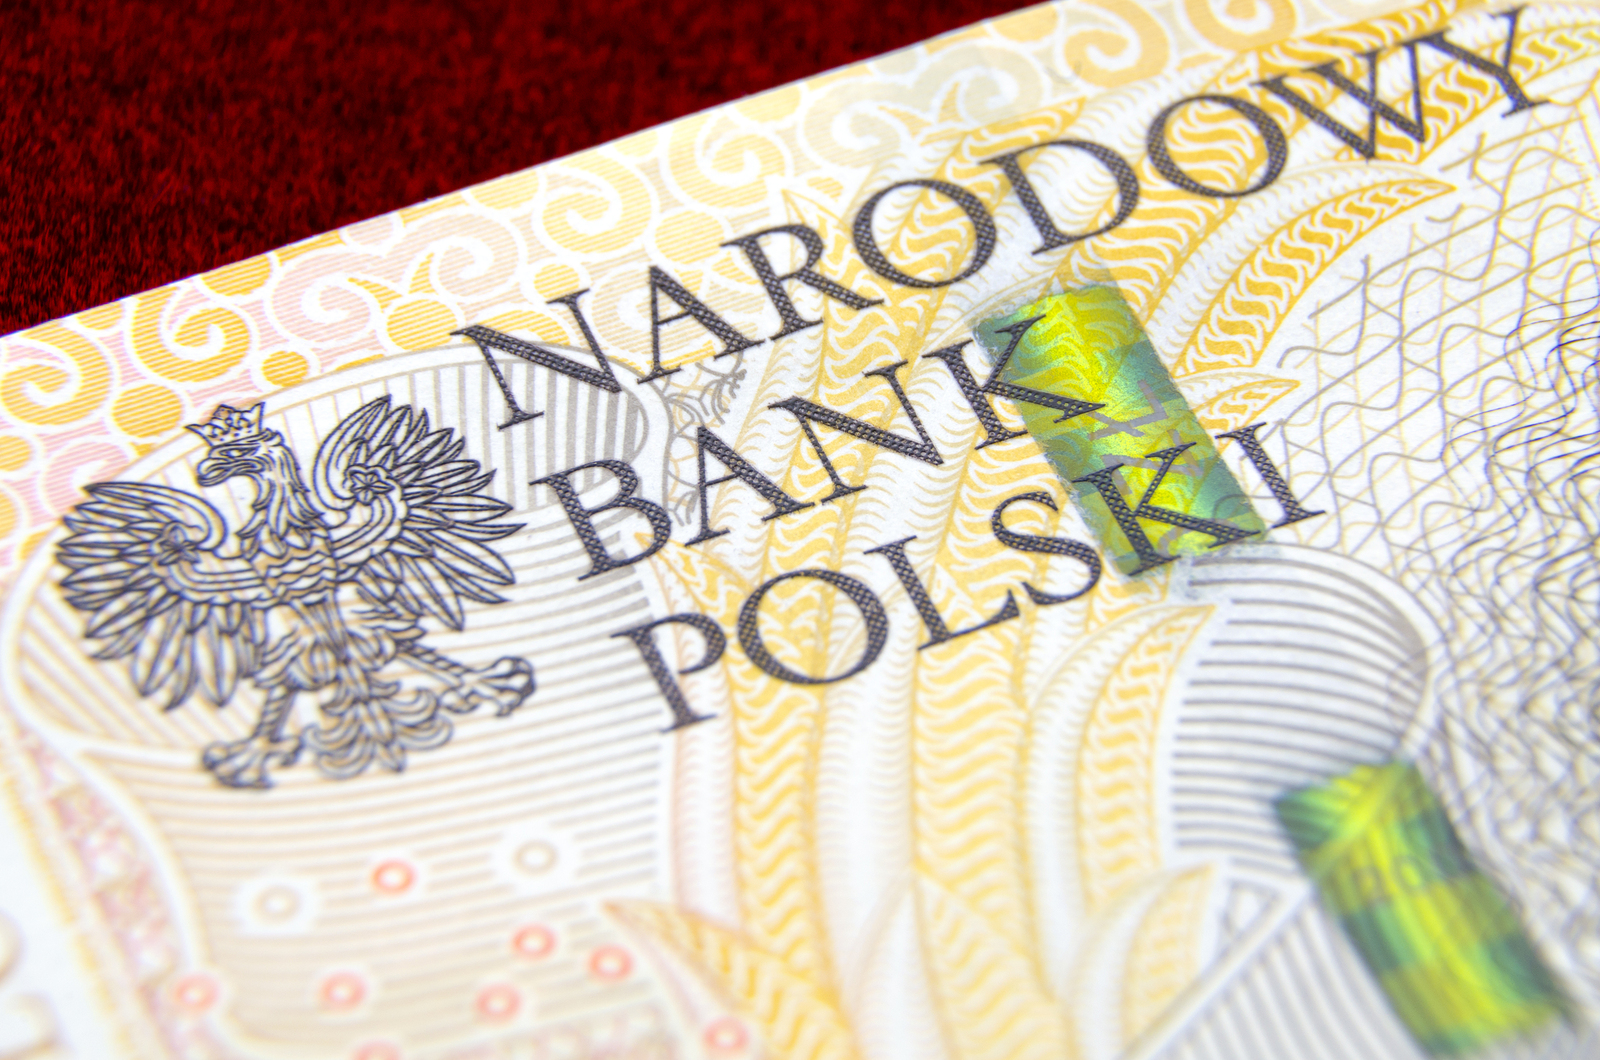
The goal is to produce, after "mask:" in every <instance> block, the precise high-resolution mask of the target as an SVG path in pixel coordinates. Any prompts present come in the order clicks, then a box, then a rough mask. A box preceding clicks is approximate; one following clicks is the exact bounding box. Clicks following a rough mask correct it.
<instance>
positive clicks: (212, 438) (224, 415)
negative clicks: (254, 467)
mask: <svg viewBox="0 0 1600 1060" xmlns="http://www.w3.org/2000/svg"><path fill="white" fill-rule="evenodd" d="M265 407H266V406H265V404H256V405H252V406H250V407H249V408H247V409H236V408H232V407H230V406H228V405H218V406H217V410H216V411H215V412H213V413H212V414H211V418H210V419H209V420H207V421H206V422H205V423H191V424H189V425H188V429H189V430H191V431H193V432H194V433H196V434H198V435H199V436H200V437H202V438H204V439H205V440H206V444H207V445H208V446H210V447H211V448H212V449H216V448H218V447H220V446H224V445H237V444H239V443H240V442H254V441H260V440H261V438H262V436H263V435H264V434H265V433H266V432H265V431H264V430H262V427H261V413H262V410H263V409H265Z"/></svg>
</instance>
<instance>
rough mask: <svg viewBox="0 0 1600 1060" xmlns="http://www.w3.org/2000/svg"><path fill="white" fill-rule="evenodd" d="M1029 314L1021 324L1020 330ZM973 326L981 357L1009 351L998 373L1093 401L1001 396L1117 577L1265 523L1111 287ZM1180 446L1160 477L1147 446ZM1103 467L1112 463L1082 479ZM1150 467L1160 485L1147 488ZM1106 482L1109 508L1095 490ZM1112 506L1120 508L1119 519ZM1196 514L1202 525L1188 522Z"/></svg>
mask: <svg viewBox="0 0 1600 1060" xmlns="http://www.w3.org/2000/svg"><path fill="white" fill-rule="evenodd" d="M1033 318H1038V319H1037V320H1036V321H1035V322H1034V323H1033V324H1032V325H1031V326H1028V327H1027V328H1026V330H1023V329H1022V328H1021V327H1020V325H1023V324H1024V323H1025V322H1026V321H1028V320H1030V319H1033ZM1008 329H1009V330H1008ZM974 334H975V335H976V337H977V339H978V342H979V344H980V345H982V346H983V348H984V349H985V351H987V353H988V354H989V357H990V363H991V364H994V363H996V362H999V361H1001V360H1003V359H1004V358H1005V354H1006V351H1007V350H1008V349H1010V350H1011V356H1010V359H1009V360H1007V361H1006V362H1005V365H1004V368H1003V370H1002V372H1001V374H1000V379H1001V380H1002V381H1003V382H1005V383H1010V384H1013V385H1014V386H1022V387H1028V388H1030V389H1032V390H1039V391H1044V392H1046V393H1048V394H1054V395H1058V396H1062V397H1071V398H1077V399H1080V400H1082V401H1087V402H1092V403H1095V404H1098V405H1100V406H1101V407H1100V408H1098V409H1096V410H1095V411H1093V412H1086V413H1082V414H1080V415H1074V416H1069V417H1068V418H1067V419H1065V420H1061V419H1060V415H1061V414H1060V412H1059V411H1058V410H1057V409H1053V408H1048V407H1046V406H1044V405H1041V404H1036V403H1032V402H1029V401H1027V400H1026V399H1016V398H1015V397H1014V398H1013V400H1015V401H1016V407H1017V410H1018V411H1019V412H1020V413H1021V414H1022V419H1023V422H1024V423H1025V424H1026V425H1027V429H1028V433H1029V434H1030V435H1032V436H1033V439H1034V441H1036V442H1038V443H1039V447H1040V448H1041V449H1043V450H1044V454H1045V456H1046V457H1047V458H1048V459H1049V461H1050V463H1051V465H1052V466H1053V467H1054V468H1055V470H1056V474H1058V475H1060V476H1061V481H1062V483H1063V484H1065V485H1067V486H1068V488H1070V489H1071V490H1072V491H1073V492H1074V493H1075V494H1076V496H1077V503H1078V507H1079V509H1080V510H1081V511H1082V513H1083V516H1084V519H1085V521H1086V522H1087V523H1088V524H1089V527H1090V529H1091V530H1092V531H1093V532H1094V534H1095V536H1096V537H1097V538H1098V539H1099V541H1100V545H1101V547H1102V548H1103V549H1104V550H1105V552H1106V554H1107V555H1108V556H1109V557H1110V558H1111V561H1112V562H1113V563H1115V564H1116V566H1117V569H1118V570H1120V571H1122V572H1123V573H1124V574H1138V573H1141V572H1142V571H1145V570H1149V569H1150V568H1151V567H1154V566H1159V565H1160V564H1162V563H1166V562H1170V561H1171V560H1174V559H1177V558H1178V557H1179V556H1184V555H1192V554H1195V553H1202V552H1208V551H1210V550H1211V549H1213V548H1216V547H1218V546H1220V545H1224V544H1228V543H1230V542H1232V541H1236V540H1239V539H1242V538H1245V537H1249V536H1250V535H1253V534H1259V533H1262V532H1264V531H1265V530H1266V529H1267V524H1266V523H1265V522H1263V521H1262V519H1261V517H1260V516H1259V515H1257V514H1256V512H1255V509H1254V508H1253V507H1252V506H1251V504H1250V499H1249V498H1248V497H1247V496H1245V493H1244V491H1243V490H1242V489H1240V488H1239V483H1238V480H1237V479H1235V478H1234V477H1233V472H1231V471H1229V470H1228V467H1227V465H1226V464H1224V463H1223V462H1222V459H1221V458H1220V457H1219V456H1218V454H1217V447H1216V443H1215V442H1213V441H1212V440H1211V436H1210V435H1209V434H1207V433H1206V431H1205V428H1203V427H1201V426H1200V421H1199V420H1198V419H1196V418H1195V415H1194V411H1193V410H1192V409H1190V408H1189V403H1188V402H1187V401H1185V400H1184V397H1183V395H1182V394H1181V393H1179V392H1178V388H1177V386H1176V385H1175V384H1174V383H1173V382H1172V376H1171V375H1170V374H1169V373H1168V372H1167V369H1166V366H1165V365H1163V364H1162V363H1161V358H1159V357H1157V356H1156V351H1155V347H1153V346H1152V345H1150V340H1149V339H1148V338H1146V337H1145V333H1144V329H1143V328H1141V327H1140V326H1139V322H1138V321H1137V320H1136V319H1135V318H1134V316H1133V312H1132V311H1131V310H1130V309H1129V308H1128V304H1127V303H1126V302H1125V301H1123V299H1122V294H1121V293H1120V292H1119V291H1118V290H1117V289H1116V288H1115V287H1112V286H1093V287H1081V288H1078V289H1076V290H1070V291H1065V292H1063V293H1061V294H1055V295H1050V296H1048V297H1046V298H1041V299H1040V300H1039V301H1037V302H1033V303H1031V304H1029V305H1025V306H1023V307H1022V308H1020V309H1018V310H1016V311H1015V312H1012V313H1008V314H1006V315H1005V316H1003V317H996V318H994V319H992V320H986V321H984V322H983V323H981V324H979V325H978V327H977V328H976V329H975V330H974ZM1184 445H1188V446H1189V448H1187V449H1185V450H1184V451H1183V452H1182V453H1181V454H1177V455H1176V456H1173V457H1172V461H1171V466H1170V468H1169V469H1168V470H1167V473H1166V474H1165V475H1164V476H1161V475H1160V472H1161V468H1162V465H1163V463H1164V462H1165V461H1164V459H1163V458H1161V457H1160V456H1152V454H1161V453H1168V454H1169V455H1170V454H1171V450H1173V449H1174V448H1176V447H1179V446H1184ZM1108 468H1115V469H1116V470H1115V471H1113V472H1110V473H1109V474H1100V475H1097V476H1096V477H1097V479H1098V481H1085V476H1089V475H1095V474H1096V473H1097V472H1105V471H1106V469H1108ZM1158 476H1160V485H1159V486H1157V487H1156V489H1155V491H1154V492H1153V493H1148V491H1149V489H1150V485H1151V483H1152V482H1154V481H1155V480H1156V479H1157V477H1158ZM1112 488H1114V489H1115V490H1116V492H1117V494H1118V495H1120V498H1121V504H1120V505H1119V504H1118V503H1117V501H1116V499H1115V498H1107V496H1106V494H1105V490H1107V489H1112ZM1147 493H1148V496H1147ZM1141 501H1143V502H1144V503H1143V505H1141ZM1115 508H1121V509H1122V510H1121V512H1120V515H1121V518H1120V519H1119V518H1118V515H1119V512H1118V511H1116V510H1114V509H1115ZM1174 519H1175V520H1176V521H1175V522H1174V521H1169V520H1174ZM1202 520H1203V521H1205V522H1207V523H1209V524H1210V528H1209V531H1208V530H1207V529H1197V528H1196V527H1197V526H1198V525H1200V523H1199V522H1198V521H1202ZM1185 522H1187V523H1188V524H1189V525H1188V526H1185V525H1183V524H1184V523H1185ZM1141 537H1142V540H1140V538H1141Z"/></svg>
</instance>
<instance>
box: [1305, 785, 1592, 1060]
mask: <svg viewBox="0 0 1600 1060" xmlns="http://www.w3.org/2000/svg"><path fill="white" fill-rule="evenodd" d="M1276 809H1277V812H1278V820H1279V821H1281V822H1282V823H1283V827H1284V829H1285V830H1286V831H1287V832H1288V833H1289V837H1290V838H1291V839H1292V840H1293V841H1294V845H1295V850H1296V851H1297V853H1298V854H1299V857H1300V863H1301V865H1303V866H1304V867H1305V870H1306V872H1307V874H1309V875H1310V877H1311V880H1312V882H1313V883H1315V884H1316V887H1317V891H1318V893H1319V894H1320V895H1321V898H1322V902H1323V904H1324V905H1325V906H1326V907H1327V908H1328V909H1329V911H1331V912H1332V913H1333V914H1334V915H1335V916H1336V917H1338V919H1339V922H1340V924H1341V925H1343V927H1344V930H1345V933H1346V934H1347V935H1348V936H1349V938H1350V941H1351V942H1352V943H1354V945H1355V948H1356V950H1357V952H1359V953H1360V954H1361V957H1362V960H1364V961H1365V962H1366V965H1367V967H1368V968H1369V969H1371V971H1372V974H1373V975H1374V976H1375V977H1376V978H1377V980H1378V985H1379V986H1380V987H1381V988H1382V989H1383V993H1384V995H1385V996H1386V997H1387V998H1388V999H1389V1004H1390V1006H1391V1007H1393V1009H1394V1011H1395V1013H1396V1014H1397V1015H1398V1016H1399V1017H1400V1020H1401V1022H1403V1023H1404V1024H1405V1025H1406V1028H1407V1029H1408V1030H1409V1031H1410V1032H1411V1034H1412V1036H1413V1037H1414V1038H1415V1039H1416V1041H1417V1044H1418V1045H1420V1046H1421V1047H1422V1048H1423V1049H1424V1050H1426V1051H1427V1052H1428V1053H1429V1054H1430V1055H1433V1056H1459V1055H1461V1054H1463V1053H1466V1052H1470V1051H1472V1050H1475V1049H1478V1048H1480V1047H1482V1046H1484V1045H1488V1044H1490V1043H1492V1042H1495V1041H1498V1040H1500V1039H1502V1038H1506V1037H1509V1036H1512V1035H1525V1034H1528V1033H1529V1032H1532V1031H1535V1030H1537V1029H1539V1028H1540V1027H1543V1026H1544V1025H1546V1024H1548V1023H1549V1022H1551V1021H1552V1020H1555V1019H1557V1018H1560V1017H1562V1016H1564V1015H1566V1014H1567V1002H1566V999H1565V997H1564V996H1563V995H1562V993H1561V991H1560V989H1559V988H1558V987H1557V986H1556V984H1555V981H1554V979H1553V978H1552V977H1551V975H1550V972H1549V971H1548V969H1546V967H1545V965H1544V962H1543V961H1541V960H1540V959H1539V956H1538V954H1537V953H1536V952H1535V951H1534V948H1533V944H1532V943H1531V942H1530V941H1529V940H1528V937H1527V934H1526V933H1525V932H1524V931H1523V930H1522V925H1521V923H1519V922H1518V920H1517V916H1516V913H1515V912H1513V911H1512V909H1511V906H1510V904H1509V903H1508V902H1507V901H1506V899H1505V897H1504V896H1503V895H1502V894H1501V893H1500V891H1499V889H1498V888H1497V887H1496V886H1495V885H1494V882H1493V881H1492V880H1490V879H1489V878H1488V877H1487V876H1485V875H1484V874H1483V873H1482V872H1480V871H1478V869H1477V867H1476V866H1474V865H1473V863H1472V858H1471V855H1469V854H1468V852H1467V850H1466V848H1465V847H1464V846H1462V844H1461V839H1460V837H1459V836H1457V835H1456V831H1455V828H1454V827H1453V826H1452V825H1451V824H1450V819H1449V818H1448V817H1447V816H1445V812H1444V808H1443V807H1442V806H1440V805H1439V800H1438V799H1437V798H1436V797H1435V796H1434V794H1433V791H1432V790H1431V789H1430V788H1429V787H1428V784H1427V781H1426V780H1424V779H1423V777H1422V774H1421V773H1420V772H1418V771H1417V768H1416V767H1415V766H1414V765H1411V764H1410V763H1407V762H1388V763H1385V764H1383V765H1378V766H1357V767H1356V768H1355V769H1352V770H1351V771H1350V772H1349V773H1346V774H1344V775H1343V776H1340V777H1335V778H1334V779H1332V780H1330V781H1328V782H1327V783H1326V784H1322V785H1318V786H1316V787H1309V788H1300V789H1298V790H1296V791H1291V792H1289V793H1288V794H1287V795H1284V796H1283V797H1281V798H1280V799H1278V800H1277V803H1276Z"/></svg>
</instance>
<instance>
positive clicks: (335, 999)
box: [317, 972, 367, 1011]
mask: <svg viewBox="0 0 1600 1060" xmlns="http://www.w3.org/2000/svg"><path fill="white" fill-rule="evenodd" d="M317 997H318V998H319V999H320V1000H321V1001H322V1004H323V1007H324V1008H330V1009H337V1010H340V1011H344V1010H348V1009H353V1008H355V1007H356V1006H357V1005H359V1004H361V1002H363V1001H365V1000H366V998H367V983H366V980H364V979H363V978H362V977H361V976H359V975H357V974H356V973H354V972H334V973H333V974H332V975H330V976H328V977H327V978H326V979H324V980H323V981H322V986H321V987H320V988H319V989H318V990H317Z"/></svg>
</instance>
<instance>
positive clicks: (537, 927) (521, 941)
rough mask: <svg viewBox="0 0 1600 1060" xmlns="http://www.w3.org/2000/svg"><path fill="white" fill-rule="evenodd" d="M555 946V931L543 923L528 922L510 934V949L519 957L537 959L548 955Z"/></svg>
mask: <svg viewBox="0 0 1600 1060" xmlns="http://www.w3.org/2000/svg"><path fill="white" fill-rule="evenodd" d="M555 948H556V935H555V932H553V931H551V930H550V929H549V928H547V927H545V926H544V925H543V924H530V925H529V926H528V927H525V928H522V929H520V930H519V931H518V932H517V933H516V934H515V935H513V936H511V949H512V950H513V951H514V952H515V953H516V954H517V956H519V957H528V958H532V959H533V960H538V959H539V958H541V957H548V956H550V954H551V953H552V952H553V951H554V950H555Z"/></svg>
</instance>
